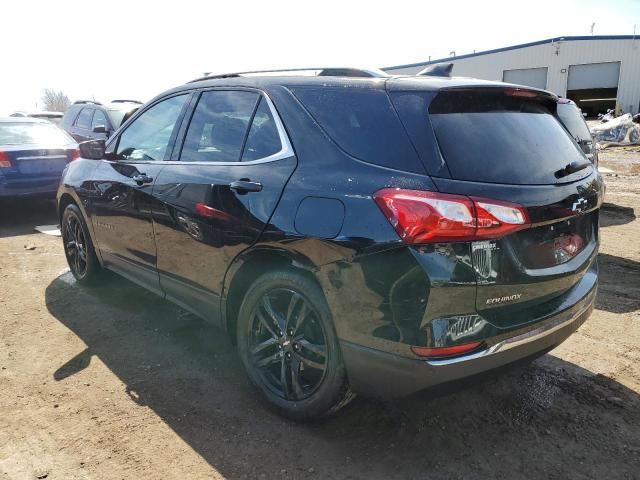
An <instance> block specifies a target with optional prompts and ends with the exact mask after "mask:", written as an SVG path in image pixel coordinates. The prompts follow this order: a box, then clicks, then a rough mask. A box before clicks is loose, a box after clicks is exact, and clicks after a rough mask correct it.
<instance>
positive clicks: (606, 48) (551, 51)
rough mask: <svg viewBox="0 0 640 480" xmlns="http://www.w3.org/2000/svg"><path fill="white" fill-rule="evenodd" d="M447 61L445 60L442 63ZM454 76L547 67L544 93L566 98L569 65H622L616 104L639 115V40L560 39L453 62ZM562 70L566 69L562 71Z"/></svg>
mask: <svg viewBox="0 0 640 480" xmlns="http://www.w3.org/2000/svg"><path fill="white" fill-rule="evenodd" d="M443 61H447V60H443ZM452 61H453V63H454V67H453V75H455V76H461V77H475V78H482V79H486V80H497V81H502V75H503V72H504V70H513V69H520V68H538V67H547V68H548V69H549V71H548V75H547V90H551V91H552V92H554V93H556V94H558V95H561V96H566V93H567V78H568V74H569V66H570V65H581V64H586V63H601V62H621V66H620V83H619V85H618V104H619V105H620V107H621V108H622V110H623V111H625V112H632V113H638V108H639V105H638V104H639V103H640V39H636V40H629V39H624V40H573V41H571V40H560V41H556V42H554V43H547V44H543V45H534V46H530V47H524V48H519V49H515V50H507V51H503V52H496V53H490V54H486V55H478V56H475V57H469V58H462V59H459V60H455V59H454V60H452ZM423 68H424V65H422V66H416V67H408V68H387V69H385V70H386V71H387V72H389V73H392V74H393V73H395V74H414V73H417V72H418V71H420V70H422V69H423ZM562 70H565V71H564V72H563V71H562Z"/></svg>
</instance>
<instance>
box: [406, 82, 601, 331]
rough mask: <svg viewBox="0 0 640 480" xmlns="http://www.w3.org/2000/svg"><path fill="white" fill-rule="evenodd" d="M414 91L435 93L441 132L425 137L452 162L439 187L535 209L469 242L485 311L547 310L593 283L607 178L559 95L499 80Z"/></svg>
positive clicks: (519, 318) (479, 303)
mask: <svg viewBox="0 0 640 480" xmlns="http://www.w3.org/2000/svg"><path fill="white" fill-rule="evenodd" d="M412 95H414V97H416V98H423V99H425V100H426V102H427V103H428V107H427V108H428V111H429V115H428V120H427V121H426V122H425V123H424V125H425V126H426V127H427V128H426V129H423V130H422V131H423V134H424V135H425V136H427V137H428V136H429V135H431V136H432V137H433V142H430V141H426V142H424V143H426V144H429V145H430V144H432V143H433V144H434V145H435V147H436V150H435V151H436V152H437V155H438V156H439V157H440V158H441V159H442V163H443V165H444V166H445V167H446V169H445V170H440V171H439V172H438V174H437V175H434V176H433V177H432V178H433V181H434V183H435V184H436V186H437V188H438V189H439V190H440V191H441V192H444V193H453V194H460V195H466V196H470V197H476V198H480V199H482V198H484V199H490V200H494V201H495V200H498V201H504V202H510V203H515V204H518V205H521V206H524V207H525V209H526V211H527V213H528V217H529V218H528V220H529V222H528V223H529V225H528V227H527V228H525V229H523V230H521V231H518V232H515V233H511V234H509V235H506V236H504V237H502V238H496V239H492V240H486V241H478V242H472V244H471V257H472V258H471V259H472V263H473V266H474V268H475V270H476V274H477V279H478V287H477V299H476V307H477V310H478V311H479V312H481V314H482V315H483V317H485V318H487V319H488V320H491V321H492V323H494V324H495V325H497V326H499V327H504V328H510V327H515V326H516V325H518V324H519V323H526V322H527V321H528V320H533V319H536V318H540V316H541V315H542V312H544V311H545V310H544V309H545V308H552V306H553V305H557V304H558V302H559V298H561V297H562V296H563V295H566V294H568V292H569V291H570V290H571V289H572V288H573V287H575V286H576V285H577V284H578V283H580V282H581V280H582V279H583V278H584V277H585V276H587V277H590V283H589V282H587V283H589V285H590V287H592V286H593V285H594V283H595V280H594V279H593V278H591V277H592V276H594V275H595V273H594V269H595V262H594V259H595V256H596V254H597V245H598V208H599V206H600V204H601V202H602V193H603V182H602V179H601V177H600V176H599V175H598V173H597V171H596V169H595V168H594V166H593V164H592V163H591V162H590V161H589V159H587V158H586V157H585V155H584V153H583V152H582V150H581V149H580V147H579V146H578V145H577V143H576V142H575V141H574V140H573V139H572V138H571V136H570V135H569V134H568V133H567V131H566V130H565V128H564V127H563V126H562V124H561V123H560V122H559V120H558V118H557V117H556V116H555V109H556V103H555V99H554V98H553V97H550V96H548V95H546V94H544V93H542V92H536V91H529V90H526V89H517V88H495V87H494V88H460V89H451V90H444V91H440V92H439V93H437V94H433V93H431V92H430V93H429V94H427V95H424V96H422V97H420V95H417V96H416V94H415V93H412ZM395 100H396V104H398V105H402V101H398V98H396V99H395ZM425 110H426V108H425ZM416 111H417V110H416ZM423 111H424V110H423ZM400 113H401V116H403V110H402V109H400ZM404 113H405V114H406V112H404ZM404 117H405V118H404V119H403V120H404V121H412V119H411V118H410V116H409V115H404ZM423 121H425V119H424V118H423ZM409 130H410V131H412V129H411V128H410V129H409ZM413 131H416V129H415V128H414V129H413ZM433 163H438V162H433ZM576 288H577V287H576ZM554 302H555V303H554Z"/></svg>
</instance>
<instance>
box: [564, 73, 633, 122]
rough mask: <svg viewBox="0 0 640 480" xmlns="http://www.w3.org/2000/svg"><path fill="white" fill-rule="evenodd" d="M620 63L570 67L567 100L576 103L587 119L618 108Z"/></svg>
mask: <svg viewBox="0 0 640 480" xmlns="http://www.w3.org/2000/svg"><path fill="white" fill-rule="evenodd" d="M619 78H620V62H607V63H589V64H584V65H570V66H569V78H568V79H567V98H569V99H571V100H573V101H574V102H576V104H577V105H578V107H580V108H581V109H582V112H583V113H585V114H586V115H587V117H590V118H591V117H597V116H598V114H599V113H606V111H607V110H608V109H615V108H616V99H617V97H618V80H619Z"/></svg>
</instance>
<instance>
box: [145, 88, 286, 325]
mask: <svg viewBox="0 0 640 480" xmlns="http://www.w3.org/2000/svg"><path fill="white" fill-rule="evenodd" d="M183 131H184V134H183V135H181V138H182V141H181V142H177V143H176V148H175V149H174V154H173V156H172V161H170V162H168V163H167V165H166V166H165V168H164V169H163V170H162V172H161V173H160V175H159V177H158V179H157V182H156V187H155V188H154V197H155V200H156V201H157V202H158V203H159V204H161V206H162V208H161V209H159V210H154V231H155V238H156V245H157V249H158V271H159V274H160V283H161V285H162V288H163V290H164V291H165V293H166V295H167V297H168V298H170V299H171V300H173V301H175V302H177V303H179V304H181V305H183V306H184V307H185V308H187V309H189V310H191V311H193V312H195V313H196V314H198V315H200V316H202V317H204V318H208V319H211V320H213V321H215V320H217V319H218V318H217V314H218V313H219V296H220V294H221V288H222V284H223V279H224V275H225V272H226V270H227V267H228V265H229V264H230V262H231V261H232V260H233V259H234V258H235V257H236V255H237V254H238V253H240V252H241V251H242V250H244V249H246V248H247V247H249V246H250V245H252V244H253V243H255V242H256V241H257V239H258V237H259V235H260V233H261V232H262V231H263V230H264V228H265V226H266V225H267V223H268V222H269V219H270V217H271V214H272V213H273V211H274V210H275V207H276V204H277V202H278V200H279V198H280V195H281V193H282V190H283V188H284V186H285V184H286V182H287V180H288V179H289V177H290V176H291V174H292V173H293V170H294V169H295V166H296V158H295V156H294V153H293V149H292V148H291V144H290V143H289V140H288V138H287V136H286V133H285V130H284V128H283V125H282V123H281V121H280V119H279V117H278V115H277V112H276V110H275V107H274V105H273V104H272V102H271V101H270V100H269V98H268V97H267V96H266V95H265V94H264V93H262V92H259V91H255V90H207V91H203V92H201V93H200V96H199V98H198V100H197V103H196V105H195V107H194V109H193V113H192V114H191V118H190V119H189V121H188V122H185V125H184V128H183Z"/></svg>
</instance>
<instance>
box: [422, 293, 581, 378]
mask: <svg viewBox="0 0 640 480" xmlns="http://www.w3.org/2000/svg"><path fill="white" fill-rule="evenodd" d="M590 295H593V294H592V293H591V294H590ZM591 306H592V305H591V302H589V303H588V304H587V305H586V306H585V307H584V308H582V309H580V310H579V311H578V312H577V313H576V312H566V313H565V314H564V315H562V314H560V315H559V316H558V318H556V319H555V320H554V321H553V322H550V323H548V324H546V325H544V326H541V327H539V328H536V329H534V330H531V331H529V332H527V333H523V334H522V335H517V336H515V337H511V338H507V339H505V340H503V341H501V342H498V343H496V344H495V345H493V346H492V347H490V348H487V349H486V350H482V351H480V352H476V353H472V354H469V355H464V356H462V357H456V358H447V359H442V360H438V359H432V360H425V363H427V364H428V365H432V366H434V367H439V366H443V365H454V364H457V363H463V362H468V361H470V360H476V359H478V358H482V357H487V356H489V355H493V354H495V353H498V352H505V351H507V350H511V349H512V348H516V347H519V346H521V345H525V344H527V343H531V342H535V341H536V340H539V339H541V338H543V337H546V336H547V335H551V334H552V333H553V332H556V331H558V330H560V329H562V328H564V327H566V326H568V325H571V323H573V322H575V321H576V320H577V319H578V318H579V317H580V316H582V314H583V313H585V312H586V311H587V310H589V309H590V308H591Z"/></svg>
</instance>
